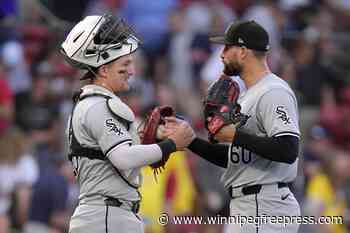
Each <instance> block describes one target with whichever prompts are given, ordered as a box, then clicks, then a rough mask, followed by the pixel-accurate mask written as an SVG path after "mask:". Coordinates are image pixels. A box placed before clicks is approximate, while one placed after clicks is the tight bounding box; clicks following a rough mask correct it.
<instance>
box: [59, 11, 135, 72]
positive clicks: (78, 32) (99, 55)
mask: <svg viewBox="0 0 350 233" xmlns="http://www.w3.org/2000/svg"><path fill="white" fill-rule="evenodd" d="M139 43H140V40H139V39H138V38H137V36H136V34H135V33H134V31H133V30H132V29H131V28H130V27H129V26H128V25H127V24H126V23H125V22H124V21H123V20H122V19H115V18H113V17H112V16H111V15H103V16H87V17H85V18H84V19H83V20H82V21H80V22H79V23H78V24H77V25H75V26H74V28H73V29H72V30H71V31H70V32H69V34H68V36H67V38H66V39H65V41H64V42H63V43H62V45H61V52H62V54H63V55H64V57H65V59H66V60H67V61H68V62H69V63H70V64H71V65H72V66H74V67H76V68H79V69H87V70H89V71H90V70H91V68H97V67H99V66H101V65H103V64H106V63H108V62H111V61H113V60H115V59H117V58H119V57H121V56H124V55H127V54H130V53H132V52H134V51H135V50H136V49H137V47H138V46H139Z"/></svg>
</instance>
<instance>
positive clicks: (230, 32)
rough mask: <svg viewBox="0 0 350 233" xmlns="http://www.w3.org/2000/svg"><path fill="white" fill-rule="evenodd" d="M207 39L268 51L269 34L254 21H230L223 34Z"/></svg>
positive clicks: (218, 42)
mask: <svg viewBox="0 0 350 233" xmlns="http://www.w3.org/2000/svg"><path fill="white" fill-rule="evenodd" d="M209 40H210V41H211V42H213V43H217V44H225V45H236V46H245V47H247V48H248V49H252V50H257V51H268V50H269V49H270V45H269V35H268V33H267V31H266V30H265V29H264V28H263V27H262V26H261V25H260V24H258V23H256V22H255V21H242V22H236V23H232V24H231V25H230V26H229V27H228V28H227V29H226V31H225V35H223V36H215V37H210V38H209Z"/></svg>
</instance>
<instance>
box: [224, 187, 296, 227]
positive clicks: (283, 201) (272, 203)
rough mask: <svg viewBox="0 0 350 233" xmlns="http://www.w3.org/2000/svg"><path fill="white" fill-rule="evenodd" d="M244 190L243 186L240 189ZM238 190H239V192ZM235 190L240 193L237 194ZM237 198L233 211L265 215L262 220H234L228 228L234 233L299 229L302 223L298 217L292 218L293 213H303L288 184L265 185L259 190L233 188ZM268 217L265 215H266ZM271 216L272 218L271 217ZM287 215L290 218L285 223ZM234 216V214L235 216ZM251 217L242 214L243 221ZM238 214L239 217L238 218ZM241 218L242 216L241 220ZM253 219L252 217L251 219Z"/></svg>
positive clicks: (237, 214)
mask: <svg viewBox="0 0 350 233" xmlns="http://www.w3.org/2000/svg"><path fill="white" fill-rule="evenodd" d="M240 190H241V189H240ZM235 191H237V192H235ZM235 194H236V195H238V196H237V197H235ZM233 196H234V198H233V199H232V200H231V203H230V215H231V216H233V217H234V218H235V216H239V215H240V216H246V217H248V218H250V219H253V217H256V216H262V217H261V218H255V219H259V221H260V224H255V222H258V220H255V219H254V223H253V222H250V224H248V223H247V224H243V225H242V224H241V225H240V224H230V225H229V226H228V228H229V229H230V230H229V232H231V233H277V232H283V233H297V232H298V228H299V224H297V223H296V222H297V221H294V222H292V221H289V220H290V219H291V218H290V217H291V216H294V217H295V218H299V217H300V207H299V204H298V202H297V200H296V199H295V197H294V195H293V193H292V192H291V191H290V190H289V188H288V187H283V188H278V186H277V184H271V185H263V186H262V188H261V190H260V192H259V193H258V194H251V195H245V196H244V195H239V190H234V191H233ZM264 215H265V216H266V217H265V216H264ZM269 216H271V218H270V217H269ZM277 216H287V221H285V223H288V224H283V222H278V221H281V219H282V218H281V217H280V218H279V220H277V219H278V218H277ZM231 218H232V217H231ZM248 218H244V217H243V218H240V222H237V221H236V223H243V222H245V221H249V219H248ZM236 219H237V218H235V220H236ZM238 221H239V220H238ZM250 221H251V220H250Z"/></svg>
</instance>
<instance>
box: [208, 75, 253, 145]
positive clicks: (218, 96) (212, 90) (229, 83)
mask: <svg viewBox="0 0 350 233" xmlns="http://www.w3.org/2000/svg"><path fill="white" fill-rule="evenodd" d="M238 96H239V86H238V84H237V83H236V82H234V81H233V80H232V79H231V78H230V77H228V76H226V75H222V76H221V77H220V78H219V79H218V80H217V81H215V82H214V83H213V84H212V85H211V86H210V87H209V89H208V95H207V97H206V99H205V100H204V120H205V128H206V129H207V130H208V133H209V141H210V142H212V143H213V142H216V140H215V139H214V137H215V135H216V134H217V132H219V130H220V129H221V128H222V127H224V126H225V125H229V124H234V125H235V128H239V127H241V126H242V125H244V124H245V123H246V122H247V120H248V118H249V117H248V116H247V115H244V114H242V113H241V112H240V111H241V106H240V105H239V104H238V103H237V100H238Z"/></svg>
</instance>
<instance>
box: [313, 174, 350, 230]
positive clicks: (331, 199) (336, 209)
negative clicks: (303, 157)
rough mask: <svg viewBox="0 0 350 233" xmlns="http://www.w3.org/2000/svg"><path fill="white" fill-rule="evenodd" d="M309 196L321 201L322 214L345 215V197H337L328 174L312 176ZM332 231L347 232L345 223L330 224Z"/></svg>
mask: <svg viewBox="0 0 350 233" xmlns="http://www.w3.org/2000/svg"><path fill="white" fill-rule="evenodd" d="M306 195H307V198H308V199H312V200H317V201H320V202H321V203H322V204H323V207H324V211H323V213H321V216H343V217H344V216H345V212H346V209H347V204H346V200H345V197H344V198H337V195H336V193H335V190H334V189H333V187H332V184H331V182H330V180H329V178H328V176H327V175H326V174H323V173H321V172H320V173H319V174H317V175H315V176H314V177H312V178H311V180H310V182H309V185H308V188H307V194H306ZM328 226H329V227H330V229H331V230H332V233H346V232H347V230H346V226H345V225H344V224H334V225H328Z"/></svg>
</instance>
